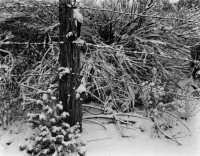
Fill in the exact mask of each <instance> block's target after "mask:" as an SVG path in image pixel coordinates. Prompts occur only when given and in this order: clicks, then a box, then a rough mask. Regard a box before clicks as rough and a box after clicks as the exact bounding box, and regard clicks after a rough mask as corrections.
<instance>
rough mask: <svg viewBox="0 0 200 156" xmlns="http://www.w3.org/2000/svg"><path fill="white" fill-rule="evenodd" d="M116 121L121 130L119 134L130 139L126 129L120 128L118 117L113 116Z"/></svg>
mask: <svg viewBox="0 0 200 156" xmlns="http://www.w3.org/2000/svg"><path fill="white" fill-rule="evenodd" d="M113 116H114V119H115V121H116V122H117V127H118V128H119V132H120V134H121V136H122V137H128V135H126V134H125V131H124V129H123V128H122V127H121V126H120V121H119V119H118V117H117V115H116V114H113Z"/></svg>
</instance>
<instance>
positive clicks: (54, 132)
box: [26, 89, 86, 156]
mask: <svg viewBox="0 0 200 156" xmlns="http://www.w3.org/2000/svg"><path fill="white" fill-rule="evenodd" d="M37 104H41V105H42V106H43V110H42V111H41V112H40V113H35V114H34V113H28V114H27V116H28V120H29V122H31V123H33V125H34V126H35V127H37V128H38V135H37V136H36V137H35V138H34V143H33V144H32V145H28V146H26V150H27V152H28V153H30V154H32V155H37V156H43V155H52V156H58V155H67V154H69V153H79V154H80V155H84V153H85V151H86V147H85V146H86V144H85V143H84V142H83V141H81V140H80V139H79V136H80V127H79V124H78V123H77V124H76V125H74V126H72V127H71V126H70V125H69V124H68V123H67V122H66V119H67V118H68V117H69V113H67V112H63V105H62V102H58V101H57V100H56V97H55V96H54V95H53V91H52V90H51V89H48V90H47V92H46V93H44V94H43V95H42V96H41V99H40V100H37Z"/></svg>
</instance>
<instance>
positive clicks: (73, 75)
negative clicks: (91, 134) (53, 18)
mask: <svg viewBox="0 0 200 156" xmlns="http://www.w3.org/2000/svg"><path fill="white" fill-rule="evenodd" d="M73 3H74V4H73ZM75 3H76V1H74V0H59V22H60V33H59V38H60V55H59V63H60V68H59V69H58V70H59V99H60V101H61V102H62V103H63V111H65V112H68V113H69V115H70V116H69V118H68V119H67V122H68V123H69V124H70V126H74V125H76V124H77V123H79V124H80V130H82V105H81V101H80V98H76V89H77V88H78V87H79V86H80V76H79V74H80V48H79V47H78V46H77V45H76V44H75V43H73V41H75V40H76V39H77V37H79V36H78V35H77V34H80V25H79V28H78V26H77V25H78V24H77V20H75V19H74V12H75V11H74V10H75V9H76V7H75ZM76 10H77V9H76ZM79 24H80V23H79ZM77 29H79V30H77Z"/></svg>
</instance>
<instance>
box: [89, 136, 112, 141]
mask: <svg viewBox="0 0 200 156" xmlns="http://www.w3.org/2000/svg"><path fill="white" fill-rule="evenodd" d="M107 139H112V138H111V137H108V138H104V139H94V140H88V141H87V142H92V141H100V140H107Z"/></svg>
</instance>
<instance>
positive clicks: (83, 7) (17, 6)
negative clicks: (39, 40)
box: [0, 2, 185, 21]
mask: <svg viewBox="0 0 200 156" xmlns="http://www.w3.org/2000/svg"><path fill="white" fill-rule="evenodd" d="M52 4H54V3H52ZM57 5H59V2H58V3H57ZM40 6H42V7H55V6H54V5H50V4H46V5H40ZM20 7H21V8H33V7H34V6H32V5H24V4H17V5H16V6H14V5H7V6H3V7H0V9H8V8H20ZM78 8H79V9H85V10H93V11H101V12H111V13H115V14H123V15H128V16H133V15H136V16H140V17H151V18H159V19H174V20H179V21H185V19H181V18H176V17H163V16H154V15H144V14H138V13H130V12H128V13H127V12H123V11H116V10H109V9H100V8H92V7H87V6H79V7H78Z"/></svg>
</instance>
